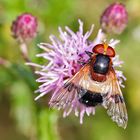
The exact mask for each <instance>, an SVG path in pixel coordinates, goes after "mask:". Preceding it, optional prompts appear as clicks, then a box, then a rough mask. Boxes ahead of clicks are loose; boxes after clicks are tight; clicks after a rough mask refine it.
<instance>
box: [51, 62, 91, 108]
mask: <svg viewBox="0 0 140 140" xmlns="http://www.w3.org/2000/svg"><path fill="white" fill-rule="evenodd" d="M89 70H90V65H89V64H86V65H85V66H83V67H82V68H81V69H80V70H79V72H77V73H76V74H75V75H74V76H73V77H72V78H70V79H69V80H68V81H67V82H66V83H65V84H64V86H62V87H59V88H58V90H57V92H56V93H54V94H53V96H52V97H51V100H50V102H49V104H50V107H54V108H58V109H61V108H63V109H64V108H65V109H66V108H67V110H68V109H69V108H70V107H71V105H72V101H74V100H75V99H76V98H77V94H78V93H79V92H81V90H82V92H84V90H83V88H82V85H81V84H82V83H85V82H84V81H85V78H87V77H88V76H89Z"/></svg>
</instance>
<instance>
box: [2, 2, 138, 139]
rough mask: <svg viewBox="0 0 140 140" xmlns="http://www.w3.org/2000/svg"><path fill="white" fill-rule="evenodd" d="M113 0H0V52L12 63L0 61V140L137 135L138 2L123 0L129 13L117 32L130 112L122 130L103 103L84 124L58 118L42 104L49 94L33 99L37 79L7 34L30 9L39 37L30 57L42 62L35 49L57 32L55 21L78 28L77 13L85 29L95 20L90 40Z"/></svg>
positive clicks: (33, 42)
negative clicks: (1, 63) (3, 63)
mask: <svg viewBox="0 0 140 140" xmlns="http://www.w3.org/2000/svg"><path fill="white" fill-rule="evenodd" d="M112 2H114V1H113V0H98V1H95V0H22V1H21V0H14V1H10V0H0V57H3V58H5V59H7V60H9V61H10V62H11V63H10V64H7V65H6V66H5V67H3V66H2V65H1V66H0V140H65V139H67V140H78V139H80V140H85V139H87V140H112V139H113V140H136V139H140V79H139V78H140V54H139V53H140V45H139V44H140V1H139V0H122V1H119V2H123V3H124V4H125V5H126V8H127V11H128V13H129V23H128V27H127V29H126V30H125V31H124V32H123V33H122V34H121V35H119V36H113V38H117V39H120V40H121V42H120V44H119V45H118V47H117V49H116V51H117V53H118V54H120V59H121V60H123V61H124V62H125V63H124V64H123V67H122V68H120V69H121V70H123V72H124V74H125V76H126V77H127V81H126V82H125V85H126V88H125V89H123V92H124V96H125V100H126V104H127V110H128V115H129V121H128V127H127V128H126V130H123V129H122V128H119V127H118V126H117V125H116V124H115V123H113V122H112V121H111V119H110V118H109V117H108V116H107V114H106V111H105V110H104V109H103V108H100V107H99V108H97V109H96V115H95V116H90V117H87V116H86V117H85V118H84V124H83V125H80V124H79V119H78V118H76V117H75V116H74V115H73V114H72V115H70V116H69V117H67V118H66V119H63V118H62V117H61V116H62V113H61V112H59V113H58V112H56V111H54V110H50V109H48V107H47V101H48V97H47V96H45V97H43V98H41V99H40V100H38V101H37V102H35V101H34V97H35V96H36V95H35V94H34V90H36V89H37V86H38V85H37V83H36V82H35V79H34V78H33V75H32V73H31V71H30V69H29V68H28V67H27V66H25V65H24V60H23V58H22V56H21V55H20V51H19V47H18V44H17V42H16V41H15V40H14V39H13V38H12V37H11V32H10V26H11V23H12V21H13V20H14V19H15V18H16V17H17V16H18V15H19V14H21V13H23V12H30V13H32V14H33V15H34V16H36V17H37V18H38V20H39V28H38V32H39V33H38V36H37V37H36V39H34V41H32V42H31V43H30V48H29V50H30V59H31V60H32V61H33V62H37V63H40V64H41V63H42V62H43V60H41V59H39V58H36V57H35V54H37V53H39V52H41V51H42V50H40V49H39V48H38V47H37V44H38V43H40V42H47V41H49V37H48V36H49V35H50V34H55V35H58V31H57V29H58V26H62V27H64V26H65V25H68V26H69V27H71V28H72V29H73V30H74V31H76V30H77V29H78V22H77V20H78V18H80V19H81V20H83V21H84V23H85V24H84V30H85V31H86V30H87V29H89V28H90V26H91V24H93V23H94V24H95V30H94V32H93V34H92V36H91V38H90V39H91V40H92V39H94V37H95V35H96V33H97V31H98V29H99V28H100V24H99V19H100V15H101V13H102V12H103V10H104V9H105V8H106V7H107V6H108V5H109V4H111V3H112Z"/></svg>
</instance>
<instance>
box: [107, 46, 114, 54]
mask: <svg viewBox="0 0 140 140" xmlns="http://www.w3.org/2000/svg"><path fill="white" fill-rule="evenodd" d="M106 55H108V56H109V57H114V56H115V51H114V49H113V48H112V47H110V46H108V48H107V51H106Z"/></svg>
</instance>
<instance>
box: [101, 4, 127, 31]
mask: <svg viewBox="0 0 140 140" xmlns="http://www.w3.org/2000/svg"><path fill="white" fill-rule="evenodd" d="M100 23H101V27H102V29H103V31H105V32H107V33H114V34H121V33H122V32H123V31H124V29H125V28H126V26H127V23H128V14H127V11H126V8H125V6H124V5H123V4H121V3H113V4H111V5H110V6H108V7H107V8H106V9H105V11H104V12H103V14H102V16H101V19H100Z"/></svg>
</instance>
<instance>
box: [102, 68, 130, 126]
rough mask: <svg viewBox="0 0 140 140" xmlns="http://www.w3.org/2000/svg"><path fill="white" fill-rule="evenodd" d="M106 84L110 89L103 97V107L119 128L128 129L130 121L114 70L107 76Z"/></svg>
mask: <svg viewBox="0 0 140 140" xmlns="http://www.w3.org/2000/svg"><path fill="white" fill-rule="evenodd" d="M106 84H107V85H106V86H108V87H109V88H108V92H107V93H106V94H104V95H103V106H104V107H105V108H106V109H107V113H108V115H109V116H111V119H112V120H113V121H114V122H116V123H117V124H118V126H120V127H123V128H126V126H127V121H128V116H127V110H126V105H125V102H124V98H123V95H122V92H121V89H120V86H119V83H118V80H117V77H116V74H115V71H114V69H112V70H111V72H110V73H109V75H108V76H107V82H106Z"/></svg>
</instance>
